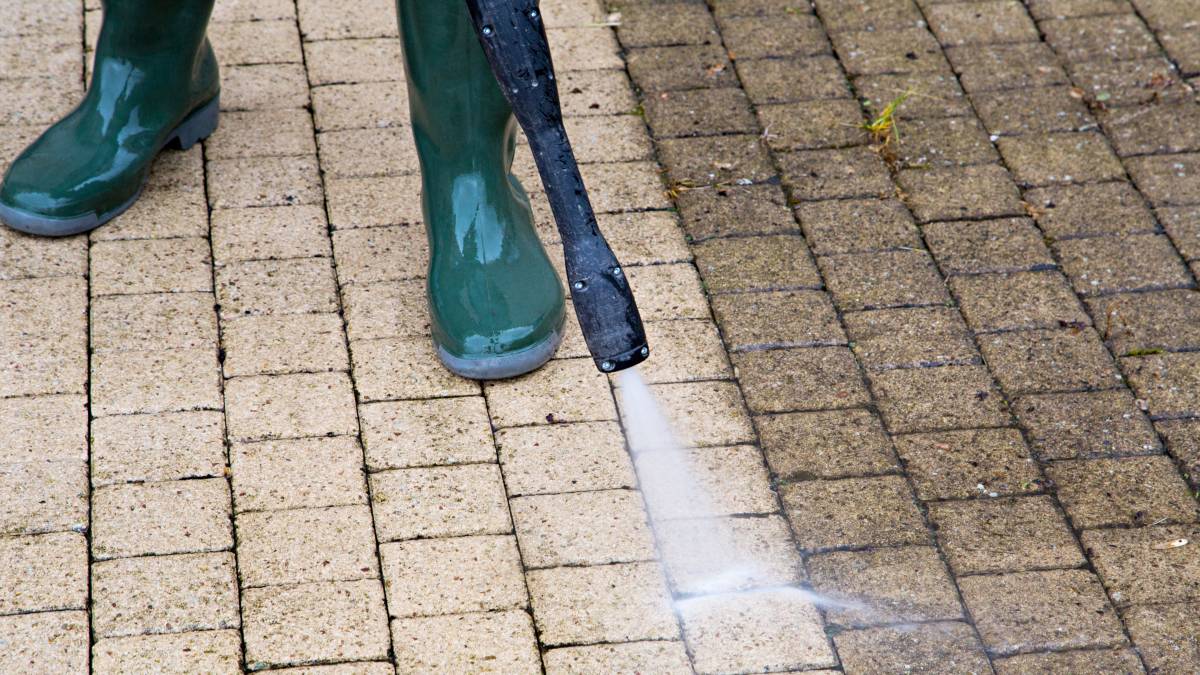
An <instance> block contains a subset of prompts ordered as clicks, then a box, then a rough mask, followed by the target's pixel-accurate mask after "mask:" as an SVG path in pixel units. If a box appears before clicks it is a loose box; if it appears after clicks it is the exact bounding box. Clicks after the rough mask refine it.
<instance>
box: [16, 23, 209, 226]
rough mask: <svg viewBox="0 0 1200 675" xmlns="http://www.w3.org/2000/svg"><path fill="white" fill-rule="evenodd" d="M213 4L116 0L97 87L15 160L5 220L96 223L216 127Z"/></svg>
mask: <svg viewBox="0 0 1200 675" xmlns="http://www.w3.org/2000/svg"><path fill="white" fill-rule="evenodd" d="M212 7H213V2H212V0H172V1H170V2H165V1H162V0H106V1H105V2H104V22H103V25H102V27H101V31H100V36H99V40H98V42H97V45H96V52H95V61H94V68H93V75H92V81H91V84H90V86H89V88H88V91H87V94H86V95H85V96H84V98H83V100H82V101H81V102H80V103H79V105H78V106H76V108H75V109H74V110H72V111H71V112H70V113H69V114H67V116H66V117H64V118H63V119H62V120H60V121H59V122H58V123H56V124H55V125H53V126H52V127H50V128H49V129H47V130H46V131H45V132H44V133H43V134H42V135H41V136H40V137H39V138H38V139H37V140H36V141H34V143H33V144H31V145H30V146H29V148H27V149H26V150H25V151H24V152H23V153H22V154H21V155H20V156H18V157H17V159H16V160H14V162H13V164H12V166H11V167H10V168H9V170H8V173H7V175H6V177H5V181H4V185H3V187H2V188H0V218H3V219H4V220H5V221H7V222H9V224H10V225H15V226H17V227H19V228H20V229H24V230H26V231H32V232H34V233H37V234H49V235H63V234H73V233H74V232H75V231H82V229H89V228H88V226H89V224H90V227H95V226H96V225H98V224H100V223H102V222H104V221H105V220H108V219H110V218H112V217H114V216H115V215H116V214H118V213H120V212H121V211H123V210H124V209H125V208H127V207H128V206H129V205H130V204H132V202H133V200H134V199H136V198H137V196H138V194H139V192H140V191H141V188H142V185H143V184H144V183H145V180H146V177H147V175H148V173H149V170H150V166H151V164H152V163H153V160H154V157H155V156H156V155H157V154H158V152H159V151H160V150H161V149H162V148H163V147H164V146H165V145H167V144H168V143H177V144H178V145H180V146H184V145H188V144H190V143H194V142H195V141H196V140H199V139H200V138H203V137H204V136H207V135H208V134H209V133H212V130H213V128H215V125H216V113H217V105H216V100H217V95H218V92H219V88H220V83H219V77H218V69H217V61H216V57H215V56H214V55H213V52H212V48H211V46H210V45H209V44H208V41H207V40H206V39H205V36H204V35H205V29H206V27H207V25H208V19H209V16H210V14H211V13H212ZM14 220H15V221H19V223H13V222H11V221H14ZM81 228H82V229H81Z"/></svg>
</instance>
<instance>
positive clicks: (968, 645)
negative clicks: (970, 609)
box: [833, 622, 989, 673]
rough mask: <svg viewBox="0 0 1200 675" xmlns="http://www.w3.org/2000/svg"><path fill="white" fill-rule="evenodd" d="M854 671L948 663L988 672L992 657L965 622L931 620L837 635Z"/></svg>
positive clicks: (839, 647) (847, 663) (847, 665)
mask: <svg viewBox="0 0 1200 675" xmlns="http://www.w3.org/2000/svg"><path fill="white" fill-rule="evenodd" d="M833 641H834V643H835V644H836V645H837V650H838V656H840V657H841V660H842V666H843V667H845V668H846V669H847V670H849V671H850V672H871V671H872V670H873V669H878V670H880V671H883V672H892V671H896V670H900V671H903V670H905V669H907V668H912V669H914V670H915V669H929V670H933V669H937V668H940V667H942V666H945V665H946V664H947V663H953V664H954V665H955V666H956V667H961V668H962V669H963V670H964V671H965V672H973V673H985V672H987V670H988V668H989V666H988V657H987V654H986V653H985V652H984V650H983V645H981V644H980V643H979V638H978V637H976V634H975V630H974V628H972V627H971V626H969V625H967V624H965V623H957V622H947V623H929V624H920V625H916V626H897V627H885V628H868V629H865V630H849V631H845V632H843V633H839V634H838V635H836V636H835V637H834V639H833Z"/></svg>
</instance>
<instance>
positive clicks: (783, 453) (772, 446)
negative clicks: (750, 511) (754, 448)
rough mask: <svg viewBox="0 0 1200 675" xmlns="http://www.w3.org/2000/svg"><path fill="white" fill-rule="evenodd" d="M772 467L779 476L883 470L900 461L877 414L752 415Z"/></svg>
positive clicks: (854, 411)
mask: <svg viewBox="0 0 1200 675" xmlns="http://www.w3.org/2000/svg"><path fill="white" fill-rule="evenodd" d="M754 426H755V428H756V429H757V430H758V434H759V438H760V439H761V441H762V447H763V452H764V454H765V455H766V458H767V464H768V465H769V467H770V469H771V471H772V472H773V473H774V474H775V475H777V476H778V477H779V478H782V479H800V480H803V479H807V478H842V477H846V476H853V475H859V474H876V473H888V472H891V471H894V470H897V469H898V467H899V463H898V461H897V460H896V456H895V453H894V452H893V451H892V449H891V442H890V441H889V439H888V437H887V435H886V434H885V433H884V431H883V425H882V424H880V422H879V419H878V418H877V417H875V416H874V415H872V414H871V413H870V412H868V411H866V410H862V409H849V410H828V411H820V412H804V413H786V414H782V415H764V416H760V417H756V418H755V419H754Z"/></svg>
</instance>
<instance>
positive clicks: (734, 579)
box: [655, 515, 804, 595]
mask: <svg viewBox="0 0 1200 675" xmlns="http://www.w3.org/2000/svg"><path fill="white" fill-rule="evenodd" d="M655 537H656V539H657V541H658V545H659V549H660V550H661V552H662V562H663V566H664V569H665V570H666V573H667V579H668V581H669V583H670V584H671V587H672V588H673V589H674V590H675V592H676V593H678V594H695V595H699V594H706V593H714V592H722V591H741V590H751V589H756V588H763V587H767V588H771V587H778V586H785V585H788V584H794V583H797V582H799V581H801V580H802V579H803V578H804V572H803V570H802V569H801V567H800V556H799V554H798V553H797V551H796V547H795V545H794V544H793V542H792V538H791V533H790V532H789V531H788V527H787V522H786V521H785V520H784V519H783V518H782V517H780V516H777V515H770V516H764V517H760V518H702V519H690V520H677V521H671V522H656V523H655ZM731 571H736V572H737V573H736V574H733V573H731Z"/></svg>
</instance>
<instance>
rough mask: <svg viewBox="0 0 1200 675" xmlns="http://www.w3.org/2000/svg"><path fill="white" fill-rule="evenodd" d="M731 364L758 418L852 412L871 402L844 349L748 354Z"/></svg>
mask: <svg viewBox="0 0 1200 675" xmlns="http://www.w3.org/2000/svg"><path fill="white" fill-rule="evenodd" d="M732 359H733V365H734V368H736V369H737V374H738V379H739V381H740V383H741V386H742V391H743V393H744V395H745V397H746V404H747V405H748V406H749V407H750V410H751V411H753V412H754V413H756V414H762V413H778V412H790V411H794V410H821V409H829V408H850V407H856V406H861V405H864V404H866V403H867V401H868V399H869V395H868V393H867V389H866V386H865V385H864V384H863V377H862V373H861V371H860V370H859V366H858V363H857V362H856V361H855V359H854V355H853V354H852V353H851V351H850V350H849V349H848V348H847V347H823V348H820V349H772V350H765V351H751V352H743V353H740V354H734V355H733V357H732Z"/></svg>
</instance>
